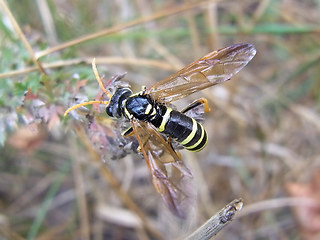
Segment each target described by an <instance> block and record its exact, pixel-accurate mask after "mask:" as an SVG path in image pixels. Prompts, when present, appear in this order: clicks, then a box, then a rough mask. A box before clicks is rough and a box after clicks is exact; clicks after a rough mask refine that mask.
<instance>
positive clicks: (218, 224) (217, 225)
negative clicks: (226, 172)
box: [186, 199, 243, 240]
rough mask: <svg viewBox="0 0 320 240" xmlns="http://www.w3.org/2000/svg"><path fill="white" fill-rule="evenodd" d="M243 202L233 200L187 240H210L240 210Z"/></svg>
mask: <svg viewBox="0 0 320 240" xmlns="http://www.w3.org/2000/svg"><path fill="white" fill-rule="evenodd" d="M242 206H243V202H242V200H241V199H236V200H233V201H232V202H231V203H229V204H228V205H227V206H225V207H224V208H222V209H221V210H220V211H219V212H218V213H217V214H215V215H214V216H212V217H211V218H210V219H209V220H208V221H206V222H205V223H204V224H203V225H202V226H201V227H199V228H198V229H197V230H196V231H195V232H194V233H192V234H191V235H190V236H188V237H187V238H186V239H187V240H207V239H210V238H212V237H213V236H214V235H216V234H217V233H218V232H220V231H221V230H222V229H223V228H224V227H225V226H226V225H227V224H228V223H229V222H230V221H231V220H232V218H233V217H234V215H235V214H236V213H237V212H238V211H240V210H241V208H242Z"/></svg>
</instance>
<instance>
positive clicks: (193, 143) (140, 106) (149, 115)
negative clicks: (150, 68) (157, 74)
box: [107, 88, 207, 151]
mask: <svg viewBox="0 0 320 240" xmlns="http://www.w3.org/2000/svg"><path fill="white" fill-rule="evenodd" d="M130 92H131V91H130ZM130 92H129V90H128V89H126V88H121V89H117V91H116V92H115V94H114V95H113V97H112V99H111V101H110V104H109V106H108V107H107V114H108V115H110V116H112V117H122V116H124V117H126V118H127V119H132V118H135V119H138V120H140V121H144V122H149V123H151V124H153V125H154V126H155V127H156V128H157V129H158V131H159V132H161V133H163V134H165V135H167V136H168V137H170V138H172V139H174V140H175V141H177V142H179V143H180V144H181V145H182V146H183V147H185V148H186V149H188V150H189V151H200V150H202V149H203V148H204V147H205V145H206V143H207V133H206V131H205V130H204V128H203V126H202V125H201V124H200V123H198V122H197V121H196V120H194V119H193V118H191V117H188V116H186V115H185V114H183V113H181V112H178V111H176V110H173V109H171V108H170V107H167V106H166V105H164V104H162V103H158V102H156V101H154V100H153V99H152V98H151V96H150V95H148V94H145V93H144V92H141V93H138V94H133V95H132V94H130ZM129 94H130V95H129Z"/></svg>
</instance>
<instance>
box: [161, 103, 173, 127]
mask: <svg viewBox="0 0 320 240" xmlns="http://www.w3.org/2000/svg"><path fill="white" fill-rule="evenodd" d="M171 111H172V108H169V107H168V108H167V110H166V113H165V114H164V116H163V117H162V122H161V125H160V127H159V128H158V130H159V132H163V131H164V127H165V126H166V123H167V122H168V120H169V118H170V113H171Z"/></svg>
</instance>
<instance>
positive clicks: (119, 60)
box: [0, 57, 180, 78]
mask: <svg viewBox="0 0 320 240" xmlns="http://www.w3.org/2000/svg"><path fill="white" fill-rule="evenodd" d="M92 59H93V57H87V58H75V59H69V60H61V61H56V62H52V63H42V66H43V68H44V69H47V68H49V69H52V68H59V67H65V66H70V65H76V64H81V63H84V64H91V63H92ZM96 63H97V64H127V65H134V66H147V67H155V68H161V69H164V70H169V71H178V70H179V69H180V68H177V67H176V66H173V65H171V64H169V63H167V62H164V61H158V60H150V59H145V58H123V57H97V58H96ZM37 69H38V68H37V67H29V68H24V69H21V70H15V71H11V72H6V73H0V78H7V77H14V76H18V75H22V74H25V73H28V72H33V71H36V70H37Z"/></svg>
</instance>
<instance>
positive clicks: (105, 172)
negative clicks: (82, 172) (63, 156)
mask: <svg viewBox="0 0 320 240" xmlns="http://www.w3.org/2000/svg"><path fill="white" fill-rule="evenodd" d="M75 131H76V134H77V136H78V137H79V139H80V141H81V142H82V143H83V144H84V146H85V148H86V149H87V150H88V152H89V153H90V155H91V156H92V158H93V160H95V161H96V162H97V163H98V164H99V165H101V159H100V156H99V155H98V153H97V152H96V151H95V150H94V149H93V148H92V147H91V145H90V142H89V140H88V138H87V136H86V134H85V133H84V131H83V129H81V128H79V127H75ZM99 170H100V171H101V173H102V175H103V176H104V177H105V178H106V179H107V180H108V182H109V183H110V185H111V186H112V188H113V190H114V191H115V192H116V193H117V194H118V196H119V197H120V198H121V200H122V201H123V203H124V204H125V205H126V206H127V207H128V208H129V209H130V210H131V211H132V212H134V213H135V214H137V215H138V216H139V217H140V219H141V221H142V223H143V225H144V227H145V228H146V229H147V230H148V231H149V232H150V234H152V235H153V236H154V237H156V238H157V239H163V237H162V235H161V234H160V233H159V232H158V231H157V230H156V229H154V228H153V227H152V226H151V224H150V223H149V221H148V219H147V217H146V216H145V215H144V214H143V212H141V211H140V209H139V207H138V206H137V205H136V204H135V203H134V202H133V201H132V199H131V198H130V197H129V196H128V195H127V194H126V193H125V192H124V191H123V190H122V189H121V185H120V183H119V182H118V180H117V179H116V178H115V177H114V176H113V175H112V173H111V172H110V171H109V169H108V168H106V167H101V168H99Z"/></svg>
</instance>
